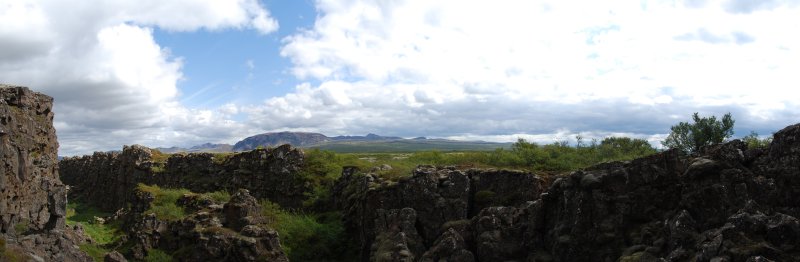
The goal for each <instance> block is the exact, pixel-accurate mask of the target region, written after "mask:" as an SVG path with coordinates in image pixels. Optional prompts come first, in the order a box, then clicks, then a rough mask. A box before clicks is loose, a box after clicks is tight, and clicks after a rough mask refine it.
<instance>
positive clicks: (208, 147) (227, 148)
mask: <svg viewBox="0 0 800 262" xmlns="http://www.w3.org/2000/svg"><path fill="white" fill-rule="evenodd" d="M156 149H158V151H161V153H167V154H172V153H179V152H186V153H194V152H208V153H224V152H232V151H233V146H232V145H229V144H212V143H205V144H202V145H196V146H193V147H190V148H182V147H176V146H173V147H158V148H156Z"/></svg>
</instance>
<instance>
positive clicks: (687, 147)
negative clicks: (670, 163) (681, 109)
mask: <svg viewBox="0 0 800 262" xmlns="http://www.w3.org/2000/svg"><path fill="white" fill-rule="evenodd" d="M692 120H694V124H689V123H688V122H680V123H678V124H677V125H674V126H672V127H671V128H670V129H671V130H672V133H670V134H669V136H668V137H667V139H666V140H664V141H663V142H661V144H662V145H664V146H665V147H667V148H677V149H680V150H682V151H683V152H686V153H691V152H696V151H697V150H699V149H700V147H702V146H707V145H712V144H717V143H722V142H723V141H725V140H726V139H728V138H730V137H731V136H733V124H734V122H735V121H734V120H733V118H732V117H731V113H727V114H725V115H724V116H722V120H717V117H716V116H711V117H700V116H699V115H698V114H697V113H694V115H692Z"/></svg>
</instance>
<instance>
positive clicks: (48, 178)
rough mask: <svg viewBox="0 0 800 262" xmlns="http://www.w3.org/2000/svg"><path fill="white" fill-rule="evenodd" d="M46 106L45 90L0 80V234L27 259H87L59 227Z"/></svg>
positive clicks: (61, 212)
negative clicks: (13, 84) (42, 92)
mask: <svg viewBox="0 0 800 262" xmlns="http://www.w3.org/2000/svg"><path fill="white" fill-rule="evenodd" d="M52 106H53V99H52V98H51V97H49V96H46V95H43V94H40V93H36V92H33V91H30V90H29V89H28V88H25V87H15V86H5V85H0V159H1V160H2V162H0V239H2V240H3V242H4V243H3V244H4V245H3V246H4V248H7V250H19V251H20V252H21V253H24V254H21V256H26V257H28V258H29V259H34V260H36V259H43V260H47V261H88V260H90V259H91V258H89V257H88V256H86V255H85V254H83V253H82V252H80V251H78V250H77V248H76V247H75V243H73V241H72V239H71V238H70V237H68V234H67V233H65V231H67V230H68V229H67V228H66V227H65V215H66V205H67V194H66V193H67V192H66V187H65V186H64V184H62V183H61V181H60V180H59V177H58V166H57V163H58V159H57V150H58V142H57V141H56V132H55V129H54V128H53V123H52V121H53V112H52ZM0 260H2V259H0Z"/></svg>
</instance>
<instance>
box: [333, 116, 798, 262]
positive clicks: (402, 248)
mask: <svg viewBox="0 0 800 262" xmlns="http://www.w3.org/2000/svg"><path fill="white" fill-rule="evenodd" d="M798 193H800V124H798V125H793V126H789V127H787V128H785V129H783V130H781V131H779V132H777V133H776V134H775V137H774V141H773V142H772V144H771V145H770V146H769V148H767V149H760V148H754V149H749V148H747V146H746V145H745V144H744V143H743V142H741V141H738V140H734V141H732V142H729V143H725V144H720V145H714V146H710V147H706V148H703V149H702V150H701V152H699V153H698V154H696V155H691V156H685V155H683V154H681V153H680V152H678V151H675V150H669V151H665V152H662V153H658V154H655V155H651V156H648V157H644V158H640V159H636V160H632V161H626V162H612V163H604V164H600V165H596V166H593V167H590V168H586V169H584V170H579V171H575V172H572V173H571V174H569V175H565V176H561V177H559V178H557V179H555V181H553V182H552V183H551V184H549V185H547V186H546V185H545V183H543V182H542V181H541V179H540V178H538V177H537V176H535V175H533V174H527V173H520V172H509V171H480V170H468V171H462V170H455V169H452V168H433V167H420V168H419V169H417V170H416V171H415V174H414V175H413V176H412V177H411V178H408V179H405V180H401V181H399V182H396V183H395V182H391V181H384V180H382V179H380V178H379V177H377V176H375V175H372V174H369V173H367V174H364V173H361V172H359V171H358V170H357V169H354V168H348V169H345V170H344V173H343V175H342V177H341V178H340V180H339V181H338V182H337V184H336V185H335V187H334V190H333V199H332V202H333V203H334V204H335V206H336V207H337V208H339V209H341V210H343V212H344V214H345V216H344V217H345V224H346V225H347V228H348V230H349V231H350V232H351V235H352V236H353V240H354V241H358V242H359V243H361V259H362V261H444V260H447V261H800V221H798V219H797V217H798V215H800V213H798V212H799V211H800V209H798V207H800V204H798V202H797V201H796V199H797V197H798V196H800V195H798ZM479 203H480V204H479Z"/></svg>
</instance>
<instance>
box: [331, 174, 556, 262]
mask: <svg viewBox="0 0 800 262" xmlns="http://www.w3.org/2000/svg"><path fill="white" fill-rule="evenodd" d="M542 186H543V185H542V181H541V180H540V179H538V178H537V177H536V176H535V175H533V174H531V173H523V172H513V171H480V170H468V171H466V172H465V171H461V170H456V169H455V168H435V167H431V166H421V167H418V168H417V169H416V170H415V171H414V174H413V176H412V177H410V178H406V179H403V180H401V181H398V182H392V181H385V180H382V179H381V178H379V177H377V176H375V175H372V174H366V175H364V174H359V173H358V170H357V169H355V168H345V170H344V172H343V175H342V177H341V178H340V179H339V181H338V183H337V184H336V185H335V186H334V188H333V190H332V192H333V193H332V195H333V200H332V202H333V205H334V206H336V207H337V208H338V209H340V210H343V212H344V214H343V216H344V220H345V226H346V227H347V230H348V231H349V232H350V233H351V235H352V236H354V238H355V239H356V241H359V243H361V254H362V260H364V261H367V260H374V259H378V258H380V259H386V258H391V259H395V258H397V259H399V258H402V259H401V260H408V259H411V260H409V261H417V260H419V259H420V258H422V257H423V255H424V253H425V252H426V250H428V249H429V248H430V247H432V246H439V247H438V249H448V248H449V249H454V250H452V252H453V254H449V253H447V254H446V255H448V256H450V255H455V256H456V257H459V258H461V257H470V255H471V253H470V252H469V251H468V250H466V249H464V250H463V251H461V249H463V247H462V248H456V247H442V246H441V245H443V243H444V244H449V243H453V241H456V242H458V241H457V240H458V239H462V241H463V238H464V237H465V236H464V235H467V236H466V237H469V236H471V233H469V234H467V232H465V231H470V230H469V229H467V228H465V226H467V227H468V225H469V224H470V221H469V219H470V217H471V216H470V213H473V212H474V211H472V210H473V209H474V208H476V207H480V206H494V205H500V204H501V203H502V204H508V205H516V204H523V203H526V201H528V200H533V199H534V198H536V197H538V196H539V194H540V193H541V191H542V190H543V188H542ZM476 191H478V192H481V191H483V192H485V193H482V194H483V195H485V196H483V198H478V199H477V200H476V195H479V194H476V193H475V192H476ZM494 191H497V192H494ZM486 192H491V193H486ZM488 195H491V196H488ZM476 202H478V203H479V204H476ZM451 227H452V228H456V229H459V230H461V232H458V230H456V231H454V232H451V233H448V234H450V236H448V238H445V239H444V240H442V237H440V236H441V235H442V233H444V232H450V230H448V228H451ZM461 233H464V234H461ZM454 239H455V240H454ZM437 242H438V244H437ZM392 243H393V244H392ZM398 246H402V247H405V248H404V249H399V250H398V249H386V248H384V247H398ZM429 253H430V254H429V256H428V257H437V256H444V255H445V254H439V253H446V252H445V251H435V252H434V251H429ZM391 259H389V260H391Z"/></svg>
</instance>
